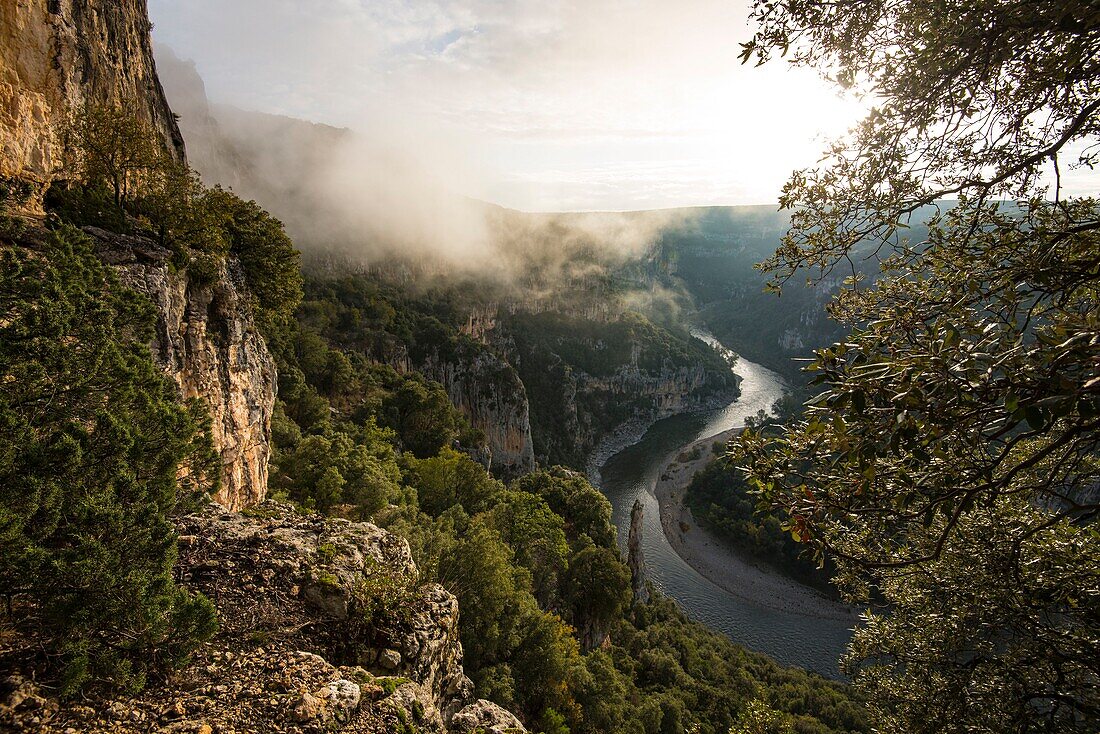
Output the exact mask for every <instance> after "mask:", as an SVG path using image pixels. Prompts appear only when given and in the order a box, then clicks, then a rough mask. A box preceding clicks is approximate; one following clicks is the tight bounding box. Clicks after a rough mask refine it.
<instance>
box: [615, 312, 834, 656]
mask: <svg viewBox="0 0 1100 734" xmlns="http://www.w3.org/2000/svg"><path fill="white" fill-rule="evenodd" d="M696 336H698V337H699V338H702V339H704V340H705V341H707V342H708V343H712V344H717V342H714V341H713V337H710V335H709V334H706V333H703V332H700V333H698V334H696ZM734 370H735V371H736V372H737V374H738V375H740V376H741V377H742V378H743V379H742V382H741V396H740V397H739V398H738V399H737V400H736V401H734V402H733V403H730V404H729V405H727V406H726V407H724V408H721V409H719V410H717V411H714V412H712V413H708V414H705V415H681V416H674V417H672V418H667V419H665V420H662V421H659V422H657V423H655V424H654V425H653V427H652V428H650V429H649V431H648V432H646V434H645V436H643V437H642V439H641V440H640V441H639V442H638V443H636V444H634V445H632V446H629V447H628V448H626V449H624V450H623V451H620V452H619V453H618V454H616V455H614V456H612V457H611V458H610V459H609V460H608V461H607V462H606V463H605V464H604V465H603V467H602V468H601V471H600V475H601V482H600V488H601V489H602V490H603V492H604V494H606V495H607V497H608V499H610V500H611V504H612V507H613V517H612V519H613V521H614V522H615V525H616V526H617V527H618V529H619V545H620V547H621V548H623V549H625V548H626V534H627V532H628V531H629V528H630V510H631V507H633V505H634V500H635V499H638V498H640V499H641V501H642V506H643V507H644V508H645V523H644V527H643V532H642V550H643V552H644V553H645V562H646V571H647V574H648V578H649V580H650V581H651V582H652V583H653V585H654V586H655V587H657V589H659V590H660V591H661V592H662V593H664V594H666V595H667V596H670V597H672V598H673V599H675V600H676V601H677V602H678V603H679V604H680V606H681V607H682V608H683V609H684V611H685V612H686V613H687V614H688V616H689V617H691V618H692V619H694V620H697V621H699V622H702V623H703V624H706V625H707V626H708V627H710V628H711V629H714V630H717V631H719V632H723V633H725V634H726V635H728V636H729V637H730V638H732V639H733V640H734V642H737V643H738V644H741V645H744V646H745V647H747V648H749V649H750V650H756V651H758V652H762V653H765V654H767V655H770V656H771V657H773V658H775V659H776V660H777V661H779V662H781V663H784V664H787V665H797V666H800V667H803V668H807V669H809V670H814V671H817V672H819V673H823V674H825V675H829V676H832V677H837V676H839V671H838V668H837V659H838V658H839V657H840V654H841V653H842V652H843V650H844V646H845V645H846V644H847V642H848V639H849V638H850V637H851V630H850V629H849V625H848V623H846V622H840V621H834V620H828V619H820V618H816V617H806V616H802V615H799V614H794V613H788V612H783V611H778V610H775V609H769V608H766V607H762V606H758V605H756V604H753V603H752V602H750V601H748V600H746V599H741V598H738V597H736V596H734V595H732V594H730V593H729V592H727V591H726V590H725V589H722V588H721V587H719V586H716V585H715V584H713V583H711V582H710V581H709V580H707V579H706V578H704V577H703V576H701V575H700V574H699V573H697V572H696V571H695V570H694V569H693V568H692V567H691V566H689V565H688V564H687V562H686V561H684V560H683V559H682V558H680V556H679V555H677V553H676V551H674V550H673V549H672V546H671V545H669V543H668V540H667V539H666V538H665V534H664V532H663V530H662V529H661V521H660V512H659V509H658V507H657V499H656V497H655V496H654V493H653V491H654V487H655V486H656V484H657V478H658V475H659V474H660V472H661V470H662V469H663V468H664V466H663V463H664V461H665V459H666V458H667V457H668V455H669V454H670V453H672V452H673V451H676V450H678V449H679V448H680V447H682V446H686V445H689V444H691V443H693V442H695V441H696V440H698V439H700V438H706V437H709V436H713V435H715V434H718V433H721V432H723V431H726V430H729V429H731V428H735V427H738V426H742V425H744V421H745V418H746V417H747V416H755V415H756V413H757V411H759V410H765V411H767V410H769V409H770V408H771V406H772V404H773V403H774V402H775V401H776V400H778V399H779V398H780V397H781V396H782V394H783V381H782V378H780V377H779V375H777V374H776V373H774V372H772V371H771V370H769V369H767V368H766V367H762V366H761V365H758V364H756V363H754V362H750V361H748V360H746V359H744V358H740V359H738V361H737V364H736V367H735V368H734Z"/></svg>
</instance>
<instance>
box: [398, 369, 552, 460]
mask: <svg viewBox="0 0 1100 734" xmlns="http://www.w3.org/2000/svg"><path fill="white" fill-rule="evenodd" d="M460 352H461V353H460V354H459V355H457V358H456V359H449V360H445V359H441V358H440V357H439V356H438V355H433V357H432V358H430V359H428V360H427V361H426V362H425V363H424V364H422V365H419V368H420V371H421V372H423V374H424V375H426V376H427V377H430V378H431V379H433V380H435V381H437V382H439V383H440V384H442V385H443V387H444V389H445V390H446V391H447V396H448V397H449V398H450V399H451V402H452V403H454V405H455V407H456V408H458V409H459V410H460V411H462V413H463V414H464V415H465V416H466V418H467V419H468V420H469V421H470V425H472V426H473V427H474V428H477V429H480V430H481V431H483V432H484V433H485V438H486V441H487V443H488V447H489V451H490V454H491V456H490V457H489V458H490V462H491V466H492V468H493V470H494V471H495V472H496V473H498V474H500V475H502V476H505V477H513V476H517V475H519V474H526V473H527V472H531V471H534V469H535V450H534V444H533V442H532V440H531V420H530V415H529V409H528V404H527V393H526V390H525V389H524V386H523V382H522V381H521V380H520V378H519V375H518V374H517V373H516V370H515V369H514V368H513V367H512V366H511V365H510V364H508V363H507V362H506V361H504V360H503V359H501V358H500V357H498V356H496V355H495V354H493V353H492V352H490V351H489V350H487V349H477V348H469V349H461V350H460Z"/></svg>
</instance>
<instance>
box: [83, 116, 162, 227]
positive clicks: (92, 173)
mask: <svg viewBox="0 0 1100 734" xmlns="http://www.w3.org/2000/svg"><path fill="white" fill-rule="evenodd" d="M62 141H63V143H64V145H65V148H66V150H67V151H68V152H69V153H70V154H71V155H72V156H73V160H72V161H71V162H70V167H71V168H72V172H73V173H75V174H76V177H77V178H80V179H82V180H84V181H85V182H87V183H88V184H91V185H103V186H105V187H106V188H107V189H108V190H110V192H111V194H112V195H113V197H114V203H115V205H116V206H120V207H121V206H123V205H125V204H126V203H127V202H128V201H129V200H130V197H131V194H132V192H133V190H134V187H135V186H136V185H138V184H140V183H142V182H143V179H147V178H148V177H149V176H150V175H152V174H153V173H154V172H156V171H158V170H161V169H163V168H165V167H166V166H168V165H169V164H170V163H171V159H170V158H169V157H168V154H167V152H166V151H165V150H164V146H163V144H162V142H161V141H160V140H159V139H158V137H157V134H156V132H155V131H154V130H153V127H152V125H150V124H149V123H148V122H146V121H144V120H142V119H141V118H140V117H138V116H136V115H134V114H132V113H130V112H128V111H126V109H125V108H124V107H122V106H111V105H96V104H92V103H90V102H89V103H86V104H85V105H84V106H83V107H82V108H80V109H79V110H77V111H76V112H75V113H74V114H73V115H72V117H71V118H70V119H69V121H68V122H67V123H66V125H65V126H64V127H63V129H62Z"/></svg>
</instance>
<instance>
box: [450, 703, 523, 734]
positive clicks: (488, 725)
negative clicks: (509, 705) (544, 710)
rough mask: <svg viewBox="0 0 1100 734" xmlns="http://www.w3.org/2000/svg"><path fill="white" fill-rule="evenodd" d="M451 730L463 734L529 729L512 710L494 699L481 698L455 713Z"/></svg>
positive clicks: (488, 733) (493, 733)
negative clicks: (499, 704)
mask: <svg viewBox="0 0 1100 734" xmlns="http://www.w3.org/2000/svg"><path fill="white" fill-rule="evenodd" d="M451 731H454V732H462V734H466V733H467V732H469V734H477V733H482V734H513V733H514V732H523V731H527V730H526V729H524V728H523V724H521V723H520V720H519V719H517V718H516V716H515V714H513V713H512V712H510V711H506V710H504V709H502V708H501V707H500V706H497V705H496V704H495V703H493V702H492V701H486V700H485V699H479V700H478V701H476V702H474V703H472V704H470V705H469V706H467V707H466V708H464V709H462V710H461V711H459V712H458V713H457V714H456V715H455V717H454V719H453V720H452V721H451Z"/></svg>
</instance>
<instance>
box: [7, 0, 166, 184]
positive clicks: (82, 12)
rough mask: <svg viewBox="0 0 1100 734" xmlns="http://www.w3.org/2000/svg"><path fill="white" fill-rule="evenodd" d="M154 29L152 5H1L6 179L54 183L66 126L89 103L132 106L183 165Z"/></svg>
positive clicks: (97, 1) (95, 0)
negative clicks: (60, 129) (72, 114)
mask: <svg viewBox="0 0 1100 734" xmlns="http://www.w3.org/2000/svg"><path fill="white" fill-rule="evenodd" d="M149 29H150V23H149V16H148V12H147V10H146V2H145V0H5V1H4V2H3V3H0V176H4V177H15V178H20V179H23V180H28V181H34V182H38V183H45V182H47V181H48V180H49V179H50V178H51V177H52V176H53V175H54V174H55V173H56V172H57V171H58V169H59V167H60V166H61V150H60V148H59V146H58V143H57V136H56V134H57V129H58V125H59V124H60V123H62V122H63V121H64V120H65V119H66V118H67V116H68V115H69V113H70V112H71V111H72V110H74V109H77V108H79V107H80V106H81V105H83V104H84V103H85V102H93V103H96V104H125V105H126V106H127V108H129V109H132V110H133V111H134V112H136V113H137V114H138V115H140V116H142V117H144V118H145V119H146V120H147V121H149V122H150V123H151V124H152V125H153V128H154V129H155V130H156V131H157V133H158V134H159V135H160V136H161V137H162V139H163V141H164V146H165V148H166V149H167V150H169V151H171V152H172V153H173V154H174V155H175V156H176V157H177V158H179V159H181V160H182V159H183V157H184V145H183V138H182V137H181V136H180V132H179V129H178V127H177V126H176V122H175V119H174V118H173V116H172V111H171V109H169V107H168V103H167V102H166V101H165V98H164V92H163V90H162V89H161V86H160V82H159V81H158V80H157V74H156V67H155V64H154V61H153V53H152V47H151V43H150V40H149Z"/></svg>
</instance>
